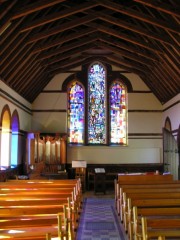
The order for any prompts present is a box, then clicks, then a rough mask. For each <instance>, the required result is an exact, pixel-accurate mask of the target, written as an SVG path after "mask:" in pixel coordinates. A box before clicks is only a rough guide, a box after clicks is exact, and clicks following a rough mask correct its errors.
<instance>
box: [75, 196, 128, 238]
mask: <svg viewBox="0 0 180 240" xmlns="http://www.w3.org/2000/svg"><path fill="white" fill-rule="evenodd" d="M76 240H125V236H124V234H123V231H122V229H121V227H120V222H119V219H118V216H117V213H116V209H115V207H114V199H107V198H106V199H102V198H101V199H98V198H85V199H84V203H83V210H82V214H81V217H80V223H79V227H78V231H77V238H76Z"/></svg>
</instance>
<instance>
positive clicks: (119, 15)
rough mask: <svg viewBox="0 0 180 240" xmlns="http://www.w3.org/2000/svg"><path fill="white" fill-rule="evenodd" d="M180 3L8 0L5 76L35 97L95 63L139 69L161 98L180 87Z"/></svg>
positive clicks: (0, 67)
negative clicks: (62, 77)
mask: <svg viewBox="0 0 180 240" xmlns="http://www.w3.org/2000/svg"><path fill="white" fill-rule="evenodd" d="M178 9H179V3H178V2H177V1H176V0H169V1H168V2H166V1H163V0H158V1H157V0H150V1H146V0H133V1H131V2H130V1H128V4H127V3H126V2H125V1H122V2H121V1H119V2H118V1H111V0H103V1H101V0H93V1H89V0H84V1H82V2H79V1H78V2H77V1H73V0H43V1H40V0H39V1H33V0H24V1H22V2H21V0H14V1H10V0H7V1H4V0H3V1H0V18H1V22H0V45H1V50H0V59H1V61H0V77H1V79H3V81H4V82H5V83H7V84H8V85H9V86H10V87H12V88H13V89H14V90H15V91H17V92H18V93H19V94H20V95H22V96H23V97H25V98H26V99H27V100H28V101H30V102H33V101H34V99H35V98H36V97H37V96H38V94H39V93H40V92H41V91H42V89H43V88H44V87H45V86H46V85H47V84H48V82H49V81H50V80H51V79H52V78H53V77H54V76H55V74H58V73H66V72H68V73H73V72H76V70H74V69H77V67H80V66H82V65H84V64H90V63H91V62H92V61H94V60H99V61H102V62H103V63H105V64H110V65H113V66H116V67H118V68H120V69H122V70H123V71H127V72H129V73H134V74H137V75H139V76H140V77H141V79H142V80H143V81H144V83H145V84H146V85H147V86H148V88H149V89H150V90H151V91H152V92H153V93H154V94H155V96H156V97H157V98H158V99H159V101H160V102H161V103H165V102H166V101H168V100H170V99H171V98H172V97H174V96H176V95H177V94H178V93H179V92H180V79H179V76H180V70H179V69H180V64H179V52H180V36H179V32H180V31H179V30H180V27H179V26H180V17H179V10H178Z"/></svg>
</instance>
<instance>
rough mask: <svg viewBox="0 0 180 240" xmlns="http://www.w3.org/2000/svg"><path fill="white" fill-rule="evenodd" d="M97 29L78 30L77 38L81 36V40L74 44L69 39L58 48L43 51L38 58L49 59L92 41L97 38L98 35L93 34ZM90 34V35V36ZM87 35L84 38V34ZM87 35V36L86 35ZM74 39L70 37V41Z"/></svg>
mask: <svg viewBox="0 0 180 240" xmlns="http://www.w3.org/2000/svg"><path fill="white" fill-rule="evenodd" d="M95 31H96V30H95V29H92V30H91V29H89V30H86V31H82V32H78V33H77V34H76V35H77V37H76V38H77V39H78V38H79V39H80V40H78V41H75V42H74V43H73V44H71V43H70V44H69V43H68V41H66V45H65V46H64V45H63V46H62V47H61V48H58V49H53V50H49V51H48V52H46V51H44V52H41V54H40V56H39V57H38V60H42V59H47V58H49V57H52V56H55V55H58V54H61V53H63V52H66V51H70V50H72V49H73V48H79V47H81V46H83V45H85V44H88V43H91V42H92V41H93V40H95V41H96V40H97V39H98V37H97V36H95V34H93V33H94V32H95ZM89 34H90V37H89V36H88V35H89ZM84 35H85V37H84V38H83V36H84ZM86 35H87V36H86ZM71 40H72V38H70V41H71Z"/></svg>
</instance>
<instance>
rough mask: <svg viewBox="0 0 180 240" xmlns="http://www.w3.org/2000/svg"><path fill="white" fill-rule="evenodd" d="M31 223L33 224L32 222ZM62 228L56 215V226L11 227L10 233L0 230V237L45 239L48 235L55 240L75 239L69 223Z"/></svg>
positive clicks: (60, 221) (40, 224)
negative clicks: (55, 239) (55, 238)
mask: <svg viewBox="0 0 180 240" xmlns="http://www.w3.org/2000/svg"><path fill="white" fill-rule="evenodd" d="M31 222H33V220H32V221H31ZM64 226H65V227H62V217H61V216H60V215H59V214H58V215H57V217H56V224H50V225H47V224H44V225H43V223H39V224H37V225H35V224H34V225H32V224H31V225H30V227H29V226H19V227H17V226H16V227H14V226H13V228H11V231H9V229H5V228H4V229H3V228H1V229H0V236H1V237H2V236H4V238H9V237H10V238H12V239H33V238H34V239H45V236H46V235H47V233H50V235H51V236H52V237H57V239H72V240H73V239H75V238H74V235H73V231H72V229H71V226H70V222H67V223H64ZM2 239H3V238H2ZM48 239H50V238H48Z"/></svg>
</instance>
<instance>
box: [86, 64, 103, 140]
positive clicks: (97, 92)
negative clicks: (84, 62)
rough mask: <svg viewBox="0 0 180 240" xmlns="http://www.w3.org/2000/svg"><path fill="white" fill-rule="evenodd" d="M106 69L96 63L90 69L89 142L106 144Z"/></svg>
mask: <svg viewBox="0 0 180 240" xmlns="http://www.w3.org/2000/svg"><path fill="white" fill-rule="evenodd" d="M106 98H107V96H106V70H105V67H104V66H103V65H102V64H101V63H94V64H92V65H91V66H90V68H89V71H88V143H89V144H106V143H107V137H106V125H107V124H106V121H107V118H106V115H107V113H106V111H107V108H106Z"/></svg>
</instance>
